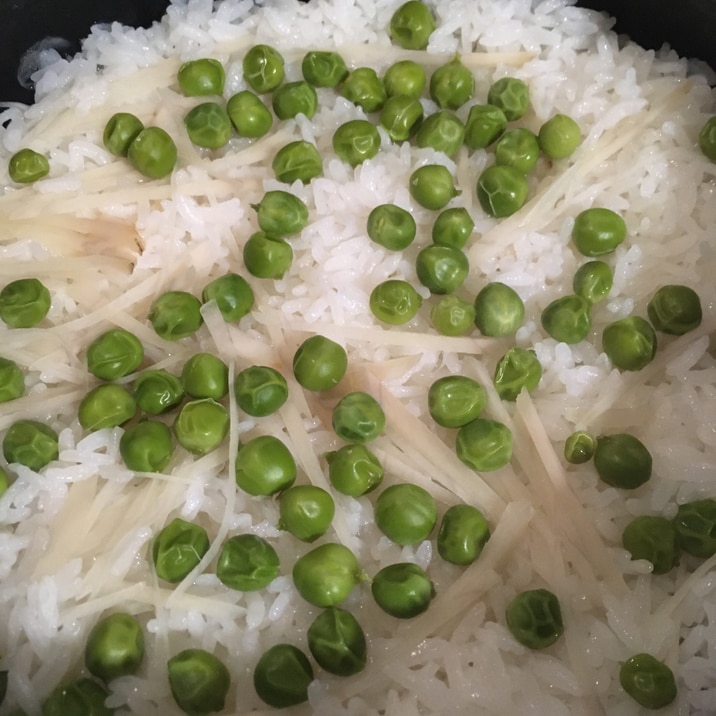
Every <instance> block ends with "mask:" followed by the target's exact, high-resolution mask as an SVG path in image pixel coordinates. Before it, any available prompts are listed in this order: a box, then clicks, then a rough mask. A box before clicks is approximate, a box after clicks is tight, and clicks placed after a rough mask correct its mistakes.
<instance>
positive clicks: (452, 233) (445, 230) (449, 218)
mask: <svg viewBox="0 0 716 716" xmlns="http://www.w3.org/2000/svg"><path fill="white" fill-rule="evenodd" d="M474 230H475V222H474V220H473V218H472V216H470V212H469V211H468V210H467V209H465V208H464V207H462V206H455V207H451V208H450V209H445V210H444V211H441V212H440V213H439V214H438V216H437V218H436V219H435V222H434V223H433V228H432V239H433V243H434V244H437V245H438V246H451V247H452V248H454V249H463V248H464V247H465V245H466V244H467V242H468V240H469V239H470V237H471V236H472V232H473V231H474Z"/></svg>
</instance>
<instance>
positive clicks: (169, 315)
mask: <svg viewBox="0 0 716 716" xmlns="http://www.w3.org/2000/svg"><path fill="white" fill-rule="evenodd" d="M149 322H150V323H151V324H152V328H154V330H155V331H156V333H157V335H158V336H159V337H160V338H163V339H164V340H165V341H178V340H180V339H181V338H186V337H187V336H191V335H193V334H194V333H196V332H197V331H198V330H199V328H200V327H201V325H202V324H203V323H204V318H203V317H202V315H201V301H199V299H198V298H197V297H196V296H193V295H192V294H190V293H187V292H186V291H166V292H165V293H163V294H161V295H160V296H158V297H157V298H156V299H154V301H153V302H152V305H151V306H150V308H149Z"/></svg>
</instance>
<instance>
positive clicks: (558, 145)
mask: <svg viewBox="0 0 716 716" xmlns="http://www.w3.org/2000/svg"><path fill="white" fill-rule="evenodd" d="M538 139H539V148H540V149H541V150H542V152H543V153H544V154H545V155H546V156H548V157H549V158H550V159H564V158H565V157H568V156H570V155H571V154H572V153H573V152H574V150H575V149H576V148H577V147H578V146H579V143H580V142H581V141H582V133H581V130H580V129H579V125H578V124H577V123H576V122H575V121H574V120H573V119H572V118H571V117H569V116H567V115H566V114H555V115H554V117H550V118H549V119H548V120H547V121H546V122H545V123H544V124H543V125H542V126H541V127H540V130H539V135H538Z"/></svg>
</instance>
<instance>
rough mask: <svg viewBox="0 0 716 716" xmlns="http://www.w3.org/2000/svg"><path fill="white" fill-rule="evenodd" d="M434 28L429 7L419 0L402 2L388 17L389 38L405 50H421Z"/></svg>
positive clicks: (433, 20)
mask: <svg viewBox="0 0 716 716" xmlns="http://www.w3.org/2000/svg"><path fill="white" fill-rule="evenodd" d="M434 29H435V18H434V17H433V14H432V12H431V11H430V8H429V7H428V6H427V5H425V4H423V3H422V2H420V1H419V0H408V2H405V3H403V4H402V5H401V6H400V7H399V8H398V9H397V10H396V11H395V12H394V13H393V14H392V16H391V18H390V38H391V40H392V41H393V42H394V43H395V44H396V45H399V46H400V47H402V48H404V49H406V50H423V49H425V48H426V47H427V46H428V42H429V40H430V35H431V34H432V32H433V30H434Z"/></svg>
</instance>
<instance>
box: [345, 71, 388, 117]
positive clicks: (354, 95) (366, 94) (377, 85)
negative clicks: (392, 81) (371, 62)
mask: <svg viewBox="0 0 716 716" xmlns="http://www.w3.org/2000/svg"><path fill="white" fill-rule="evenodd" d="M341 96H342V97H345V98H346V99H347V100H348V101H349V102H353V104H355V105H358V106H359V107H360V108H361V109H362V110H363V111H364V112H366V113H367V114H370V113H371V112H377V111H378V110H379V109H380V108H381V107H382V106H383V104H384V103H385V100H386V99H387V96H388V95H387V93H386V91H385V85H384V84H383V80H381V79H380V77H378V74H377V72H376V71H375V70H374V69H373V68H372V67H357V68H356V69H355V70H353V71H352V72H350V73H349V74H348V77H346V79H345V80H344V82H343V86H342V87H341Z"/></svg>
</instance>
